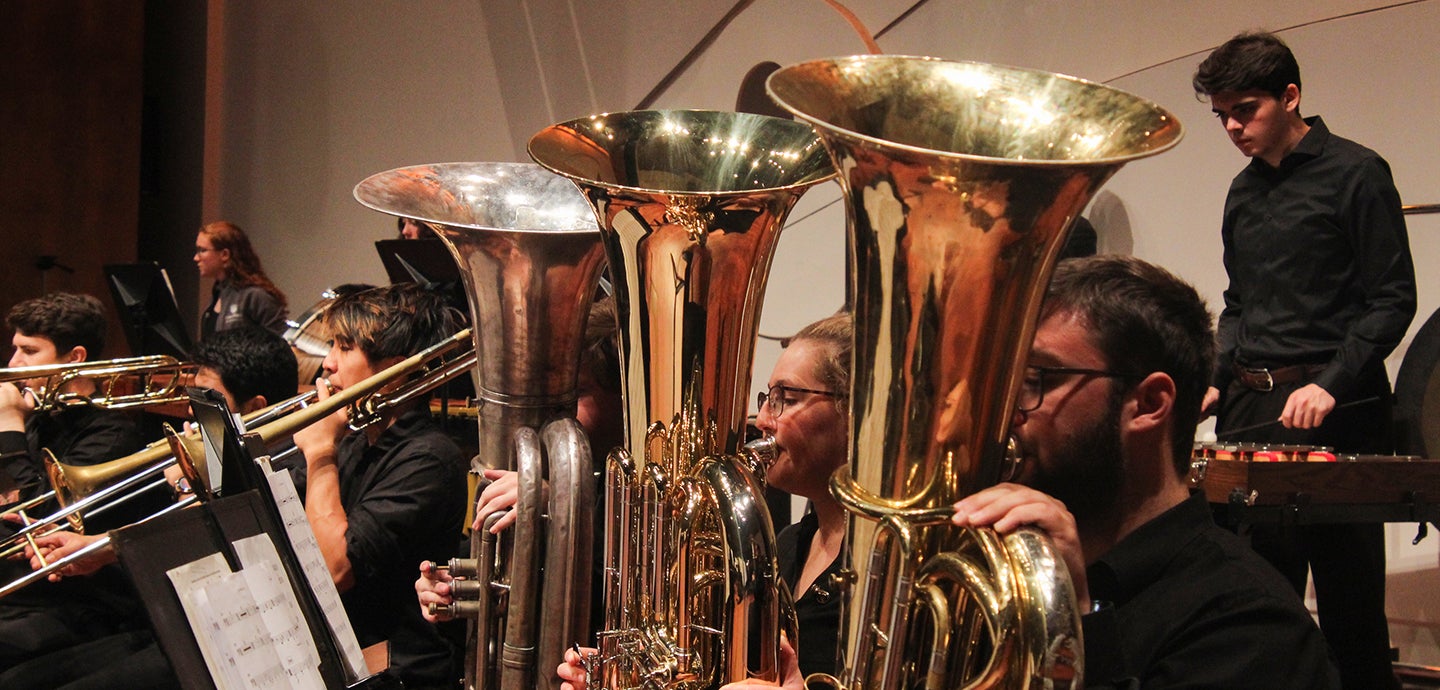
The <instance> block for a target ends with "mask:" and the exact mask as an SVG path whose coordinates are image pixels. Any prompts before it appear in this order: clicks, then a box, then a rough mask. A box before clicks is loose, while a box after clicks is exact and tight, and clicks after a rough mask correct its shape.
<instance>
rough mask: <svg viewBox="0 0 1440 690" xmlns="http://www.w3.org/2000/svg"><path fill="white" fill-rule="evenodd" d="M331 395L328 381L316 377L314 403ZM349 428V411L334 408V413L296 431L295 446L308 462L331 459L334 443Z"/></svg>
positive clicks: (323, 400) (332, 393)
mask: <svg viewBox="0 0 1440 690" xmlns="http://www.w3.org/2000/svg"><path fill="white" fill-rule="evenodd" d="M331 395H334V392H333V391H331V389H330V382H329V381H327V380H325V379H323V378H322V379H316V380H315V402H316V404H319V403H322V402H325V400H327V399H328V398H329V397H330V396H331ZM349 430H350V427H349V411H348V410H345V409H340V410H336V411H335V413H334V414H332V415H330V416H328V417H325V418H324V419H321V420H319V421H317V422H315V423H314V424H311V425H310V426H307V427H305V428H303V429H300V430H299V431H296V432H295V436H294V439H295V447H296V448H299V449H300V452H301V453H302V454H303V455H304V456H305V461H306V462H307V463H310V464H313V463H315V462H316V461H318V460H322V459H325V458H330V459H333V458H334V457H335V445H336V444H337V443H339V442H340V439H341V438H344V437H345V434H346V433H347V432H348V431H349Z"/></svg>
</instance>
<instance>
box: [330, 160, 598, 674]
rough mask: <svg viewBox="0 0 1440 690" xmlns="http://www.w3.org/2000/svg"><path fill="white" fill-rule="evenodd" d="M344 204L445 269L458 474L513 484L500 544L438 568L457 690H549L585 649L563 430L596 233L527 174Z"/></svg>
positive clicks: (585, 525)
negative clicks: (438, 245) (458, 398)
mask: <svg viewBox="0 0 1440 690" xmlns="http://www.w3.org/2000/svg"><path fill="white" fill-rule="evenodd" d="M355 198H356V199H358V200H359V201H360V203H362V204H365V205H366V206H369V207H371V208H373V209H376V210H378V211H383V212H385V213H390V214H393V215H397V216H404V217H408V218H414V219H417V220H419V221H422V222H424V223H425V224H426V225H428V226H430V227H431V228H433V229H434V230H435V232H436V234H437V235H439V237H440V239H441V240H442V241H444V243H445V246H446V247H447V248H449V250H450V253H451V256H452V257H453V258H454V259H455V261H456V263H458V264H459V266H460V269H461V270H460V273H461V278H462V279H463V281H464V283H465V288H466V295H467V297H468V299H469V303H470V314H471V323H472V325H473V329H474V334H475V335H474V337H475V350H476V352H477V354H478V355H479V376H478V380H477V384H476V397H477V399H478V400H477V404H478V405H479V422H478V423H479V434H480V435H479V442H480V448H479V451H480V452H479V455H477V456H476V458H475V460H474V462H473V465H474V467H473V469H474V470H476V471H478V470H481V469H485V468H495V469H506V470H515V471H516V472H517V473H518V475H519V477H518V478H519V484H520V489H519V491H520V498H519V503H518V504H517V505H516V507H515V510H517V511H519V518H518V519H517V520H516V522H515V526H514V528H513V529H510V530H507V532H506V534H505V535H503V539H502V541H501V542H500V543H497V542H496V539H495V535H492V534H490V532H489V529H488V527H489V524H487V525H485V527H486V529H482V530H479V531H477V532H475V533H474V534H472V535H471V556H472V558H471V559H458V560H456V561H452V562H451V564H450V566H449V567H450V568H451V574H452V575H455V576H459V577H465V578H466V580H464V581H457V582H456V583H455V584H456V587H455V588H453V589H452V591H453V592H454V598H455V599H456V607H455V609H454V612H455V613H457V614H459V615H462V616H467V617H472V618H474V619H475V622H474V624H473V625H472V626H471V631H470V640H469V641H468V644H467V648H466V652H467V655H468V659H467V664H466V671H465V676H466V687H467V688H503V689H504V690H532V689H538V688H552V687H558V686H559V680H558V679H557V678H556V677H555V674H554V668H555V665H556V664H558V663H559V659H560V658H561V657H562V655H563V653H564V649H565V647H566V645H568V644H571V643H573V642H574V641H575V640H578V639H585V638H587V637H588V634H589V614H590V606H589V602H590V584H591V580H590V575H591V572H592V571H591V563H592V558H591V552H592V549H593V546H594V539H593V536H592V535H593V531H592V530H593V524H594V514H595V511H594V508H593V506H594V493H595V485H594V471H593V469H592V462H591V457H590V446H589V442H588V441H587V440H586V437H585V432H584V430H582V429H581V428H580V425H579V423H578V422H577V421H575V418H574V417H575V403H576V377H577V374H578V370H579V361H580V353H581V351H582V345H583V342H582V341H583V337H584V332H585V321H586V317H587V315H588V312H589V307H590V304H591V302H592V301H593V300H594V296H595V289H596V281H597V278H598V277H599V270H600V267H601V266H602V265H603V264H604V260H605V254H604V250H603V249H602V248H601V246H600V233H599V231H598V229H597V228H596V227H595V218H594V216H593V215H592V214H591V213H590V209H589V206H588V205H587V204H586V203H585V199H584V197H582V196H580V194H579V193H577V192H576V191H575V188H574V186H573V185H571V184H570V183H569V182H567V181H566V180H564V179H563V178H560V177H556V176H555V175H552V174H550V173H549V172H546V171H545V170H543V169H541V168H540V167H539V166H536V165H534V164H530V163H525V164H521V163H442V164H433V165H421V166H415V167H409V168H400V169H397V170H391V171H388V172H383V173H379V174H376V175H373V176H371V177H369V178H367V179H366V180H365V181H363V182H361V183H360V184H359V185H358V186H356V188H355ZM542 426H543V429H541V427H542ZM537 429H540V431H538V432H537V431H536V430H537ZM547 479H548V486H549V495H550V499H549V503H548V505H542V503H543V501H544V499H543V497H542V496H543V493H544V492H542V488H543V486H544V485H545V483H546V482H547ZM498 517H499V515H498V514H496V515H493V516H492V519H494V518H498ZM542 604H543V609H542ZM537 662H538V666H537Z"/></svg>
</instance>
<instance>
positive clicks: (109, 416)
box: [0, 405, 145, 531]
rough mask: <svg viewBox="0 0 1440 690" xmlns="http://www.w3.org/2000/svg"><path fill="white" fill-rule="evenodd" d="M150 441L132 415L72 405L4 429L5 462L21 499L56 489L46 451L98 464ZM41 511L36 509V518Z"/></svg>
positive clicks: (1, 457) (1, 449) (0, 442)
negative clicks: (48, 472) (52, 485)
mask: <svg viewBox="0 0 1440 690" xmlns="http://www.w3.org/2000/svg"><path fill="white" fill-rule="evenodd" d="M144 445H145V444H144V441H143V440H142V439H141V437H140V429H139V427H138V426H137V425H136V424H135V420H134V419H133V418H132V417H131V416H130V415H129V414H128V413H125V412H118V411H115V410H102V409H100V408H97V407H91V406H89V405H70V406H66V407H64V408H61V409H59V410H57V411H54V412H36V413H34V414H32V415H30V417H29V418H27V419H26V420H25V431H24V432H19V431H0V464H3V465H4V469H5V471H6V472H7V473H9V474H10V476H11V477H12V478H13V479H15V482H16V484H17V485H19V487H20V496H21V498H30V497H32V496H35V495H37V494H40V493H44V492H46V491H49V490H50V485H49V480H48V479H47V478H46V473H45V463H44V457H45V456H44V453H43V452H42V451H43V450H49V451H50V452H51V453H52V454H53V455H54V456H55V457H56V459H58V460H61V461H63V462H64V463H65V464H67V465H95V464H98V463H102V462H109V461H111V460H115V459H117V458H121V457H124V456H127V455H130V454H131V453H134V452H135V451H138V450H140V449H141V448H143V447H144ZM51 507H54V506H51ZM38 513H39V511H34V510H32V511H30V514H31V516H32V517H34V516H35V515H36V514H38ZM121 524H126V523H121ZM101 531H104V530H101Z"/></svg>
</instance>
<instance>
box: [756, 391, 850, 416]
mask: <svg viewBox="0 0 1440 690" xmlns="http://www.w3.org/2000/svg"><path fill="white" fill-rule="evenodd" d="M791 393H809V394H810V395H823V396H825V397H827V398H833V397H835V396H836V393H835V392H834V391H817V390H815V389H813V388H796V387H794V386H771V387H770V390H769V391H765V392H762V393H759V394H757V395H756V396H755V402H756V403H757V405H756V407H755V409H756V411H759V410H763V409H765V405H766V404H767V403H768V404H769V405H770V414H771V415H773V416H774V417H775V418H777V419H778V418H779V417H780V415H782V414H785V406H787V405H789V404H790V403H792V402H794V401H793V400H790V399H789V397H788V396H789V394H791Z"/></svg>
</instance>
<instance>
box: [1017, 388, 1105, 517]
mask: <svg viewBox="0 0 1440 690" xmlns="http://www.w3.org/2000/svg"><path fill="white" fill-rule="evenodd" d="M1106 408H1107V410H1108V411H1107V412H1106V414H1105V416H1104V417H1102V418H1100V419H1099V420H1098V421H1096V422H1095V423H1094V424H1092V425H1090V426H1089V427H1087V428H1085V429H1083V430H1081V431H1080V432H1078V433H1076V434H1075V435H1074V436H1072V437H1071V438H1070V439H1069V440H1068V442H1067V443H1065V444H1064V445H1063V447H1062V449H1059V450H1057V456H1056V457H1052V458H1050V461H1049V462H1046V463H1043V464H1041V465H1040V468H1039V470H1038V471H1037V472H1036V474H1035V477H1034V478H1033V479H1032V480H1031V481H1030V482H1029V484H1030V487H1031V488H1033V489H1036V490H1038V491H1041V492H1044V493H1046V494H1049V495H1051V496H1053V497H1055V498H1057V499H1059V500H1060V501H1062V502H1064V504H1065V507H1066V508H1067V509H1068V510H1069V511H1070V514H1071V515H1074V516H1075V520H1076V522H1086V521H1089V520H1093V519H1094V518H1096V517H1099V516H1101V515H1104V514H1106V513H1108V512H1110V511H1113V510H1114V509H1115V502H1116V499H1117V497H1118V496H1119V495H1120V485H1121V483H1122V482H1123V481H1124V479H1125V461H1124V460H1123V458H1122V456H1121V453H1120V401H1119V400H1118V399H1117V398H1116V397H1115V396H1112V397H1111V399H1110V400H1109V401H1107V404H1106Z"/></svg>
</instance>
